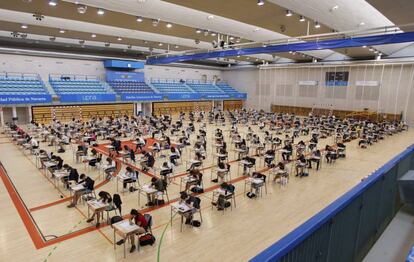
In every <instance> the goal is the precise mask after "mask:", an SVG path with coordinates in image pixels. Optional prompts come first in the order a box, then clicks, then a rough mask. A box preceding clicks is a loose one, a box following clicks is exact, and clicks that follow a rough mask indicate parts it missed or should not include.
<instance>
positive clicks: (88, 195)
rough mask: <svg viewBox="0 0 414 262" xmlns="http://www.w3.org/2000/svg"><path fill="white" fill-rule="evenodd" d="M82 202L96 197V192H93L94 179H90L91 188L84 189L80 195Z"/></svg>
mask: <svg viewBox="0 0 414 262" xmlns="http://www.w3.org/2000/svg"><path fill="white" fill-rule="evenodd" d="M81 198H82V200H83V203H85V202H87V201H89V200H92V199H96V192H95V181H92V190H86V191H85V192H84V193H83V194H82V196H81Z"/></svg>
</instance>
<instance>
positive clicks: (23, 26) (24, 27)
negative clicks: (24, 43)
mask: <svg viewBox="0 0 414 262" xmlns="http://www.w3.org/2000/svg"><path fill="white" fill-rule="evenodd" d="M20 27H21V28H23V29H27V28H28V27H29V26H28V25H26V24H22V25H21V26H20Z"/></svg>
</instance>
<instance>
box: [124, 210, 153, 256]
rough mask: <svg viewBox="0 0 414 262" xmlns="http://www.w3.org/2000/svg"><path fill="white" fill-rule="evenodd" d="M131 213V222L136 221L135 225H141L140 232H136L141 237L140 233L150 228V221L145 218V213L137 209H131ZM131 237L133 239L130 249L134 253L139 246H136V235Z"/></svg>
mask: <svg viewBox="0 0 414 262" xmlns="http://www.w3.org/2000/svg"><path fill="white" fill-rule="evenodd" d="M129 214H130V215H131V216H130V218H129V222H130V223H131V224H132V223H135V225H137V226H139V229H138V232H137V234H136V235H138V238H139V235H141V234H144V233H145V232H146V231H147V230H148V221H147V220H146V219H145V217H144V215H143V214H141V213H139V212H138V210H136V209H131V212H130V213H129ZM129 239H130V240H131V249H130V250H129V252H130V253H132V252H134V251H135V249H136V248H137V247H136V246H135V235H131V236H130V237H129ZM137 242H138V241H137ZM122 243H123V242H122V241H119V243H117V244H122ZM137 245H139V242H138V243H137Z"/></svg>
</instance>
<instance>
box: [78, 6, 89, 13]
mask: <svg viewBox="0 0 414 262" xmlns="http://www.w3.org/2000/svg"><path fill="white" fill-rule="evenodd" d="M77 6H78V7H77V10H78V13H79V14H84V13H86V10H88V7H87V6H86V5H81V4H78V5H77Z"/></svg>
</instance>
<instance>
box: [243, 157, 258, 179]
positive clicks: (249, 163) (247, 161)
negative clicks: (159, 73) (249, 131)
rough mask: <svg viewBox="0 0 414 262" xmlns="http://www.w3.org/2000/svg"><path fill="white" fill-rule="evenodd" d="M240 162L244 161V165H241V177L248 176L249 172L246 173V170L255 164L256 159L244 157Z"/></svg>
mask: <svg viewBox="0 0 414 262" xmlns="http://www.w3.org/2000/svg"><path fill="white" fill-rule="evenodd" d="M242 160H243V161H245V163H243V175H244V176H245V175H249V172H247V170H248V168H252V167H253V166H254V165H255V164H256V159H255V158H254V157H249V156H246V157H244V158H243V159H242Z"/></svg>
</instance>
